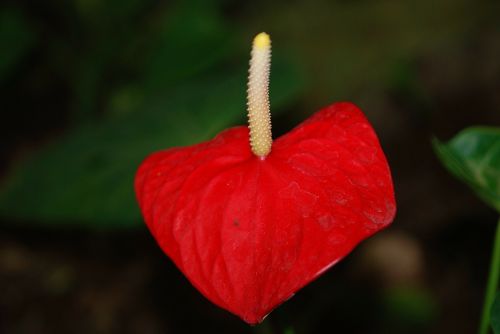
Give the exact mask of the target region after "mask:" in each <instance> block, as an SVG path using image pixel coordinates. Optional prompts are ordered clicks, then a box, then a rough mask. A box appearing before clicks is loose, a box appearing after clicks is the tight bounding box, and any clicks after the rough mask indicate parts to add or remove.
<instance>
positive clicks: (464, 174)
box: [433, 127, 500, 212]
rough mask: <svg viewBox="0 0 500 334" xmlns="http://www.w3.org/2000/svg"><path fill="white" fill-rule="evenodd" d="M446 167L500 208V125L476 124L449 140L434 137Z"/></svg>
mask: <svg viewBox="0 0 500 334" xmlns="http://www.w3.org/2000/svg"><path fill="white" fill-rule="evenodd" d="M433 146H434V150H435V152H436V154H437V155H438V157H439V159H440V160H441V162H442V163H443V164H444V165H445V167H446V168H447V169H448V170H449V171H450V172H451V173H452V174H453V175H455V176H456V177H457V178H458V179H460V180H461V181H463V182H465V183H466V184H468V185H469V186H470V187H471V188H472V189H473V190H474V191H475V192H476V194H477V195H478V196H479V197H480V198H482V199H483V200H484V201H485V202H486V203H487V204H489V205H491V206H492V207H493V208H495V209H496V210H497V211H498V212H500V128H493V127H473V128H468V129H465V130H463V131H462V132H460V133H459V134H458V135H456V136H455V137H454V138H453V139H451V140H450V141H449V142H448V143H446V144H445V143H442V142H440V141H439V140H437V139H434V140H433Z"/></svg>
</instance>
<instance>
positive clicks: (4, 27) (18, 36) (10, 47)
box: [0, 9, 35, 80]
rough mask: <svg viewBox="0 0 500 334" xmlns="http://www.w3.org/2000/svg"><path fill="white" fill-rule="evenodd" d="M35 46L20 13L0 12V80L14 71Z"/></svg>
mask: <svg viewBox="0 0 500 334" xmlns="http://www.w3.org/2000/svg"><path fill="white" fill-rule="evenodd" d="M34 44H35V34H34V33H33V31H32V30H31V28H30V27H29V25H28V23H27V22H26V20H25V18H24V17H23V15H22V13H20V12H18V11H16V10H5V9H3V10H2V11H0V48H1V50H2V52H0V80H2V79H3V78H4V77H5V76H7V75H9V73H10V72H11V71H12V70H13V69H14V67H15V66H16V63H17V62H19V61H21V60H22V59H23V57H24V56H25V54H26V53H27V52H28V51H29V50H30V49H31V48H32V47H33V45H34Z"/></svg>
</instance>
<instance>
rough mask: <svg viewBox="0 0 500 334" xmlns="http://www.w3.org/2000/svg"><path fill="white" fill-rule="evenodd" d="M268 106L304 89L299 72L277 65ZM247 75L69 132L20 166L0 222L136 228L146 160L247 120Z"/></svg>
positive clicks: (0, 208) (2, 196)
mask: <svg viewBox="0 0 500 334" xmlns="http://www.w3.org/2000/svg"><path fill="white" fill-rule="evenodd" d="M275 63H276V66H274V67H273V81H274V84H273V86H271V94H272V95H271V98H272V101H273V103H274V105H273V107H279V106H280V105H281V106H282V105H283V104H284V103H285V102H290V101H291V100H292V99H293V98H294V97H295V96H297V92H298V91H299V89H300V88H301V79H300V77H299V76H297V73H299V72H298V71H297V70H296V69H294V68H293V67H291V66H290V65H287V63H286V62H283V61H279V60H277V61H276V62H275ZM245 84H246V69H241V70H239V71H233V72H232V73H231V74H223V73H222V74H217V75H211V76H205V77H203V78H201V77H200V78H198V80H197V81H194V82H190V83H186V84H184V85H182V86H180V87H177V89H175V90H173V91H171V93H170V94H168V95H165V96H161V97H157V98H155V99H152V100H148V101H147V102H146V103H144V104H143V105H141V106H140V110H139V111H137V112H133V113H125V114H121V115H114V116H113V117H109V118H108V119H107V120H104V121H102V122H101V123H94V124H87V125H85V126H82V127H79V128H77V129H75V130H73V131H72V132H70V133H68V134H67V135H66V136H65V137H64V138H61V139H60V141H59V142H55V143H53V144H52V145H50V146H49V147H47V148H46V149H45V150H42V151H41V152H39V153H38V154H37V156H36V157H33V158H32V159H29V160H27V161H25V162H24V163H22V164H20V165H19V166H18V168H17V169H15V170H14V173H13V174H12V175H11V176H10V178H9V179H8V180H7V183H6V185H5V187H4V189H3V191H2V193H0V216H2V217H9V218H11V219H14V220H17V221H32V222H42V223H46V224H79V225H84V226H89V227H112V226H134V225H135V224H136V223H137V222H139V221H140V215H139V211H138V208H137V204H136V202H135V196H134V192H133V178H134V174H135V171H136V169H137V167H138V166H139V164H140V162H141V161H142V160H143V159H144V158H145V156H146V155H148V154H149V153H151V152H153V151H156V150H161V149H166V148H168V147H171V146H182V145H189V144H193V143H196V142H199V141H202V140H206V139H209V138H210V137H212V136H214V135H215V134H216V133H217V132H218V131H220V130H222V129H223V128H225V127H227V126H229V125H232V124H235V123H237V122H238V121H242V122H241V123H244V122H243V121H244V120H245V114H246V113H245Z"/></svg>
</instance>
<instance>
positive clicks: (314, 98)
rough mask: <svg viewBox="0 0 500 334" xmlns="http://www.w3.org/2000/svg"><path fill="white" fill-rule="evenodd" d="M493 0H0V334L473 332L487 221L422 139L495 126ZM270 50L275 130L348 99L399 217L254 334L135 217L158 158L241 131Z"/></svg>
mask: <svg viewBox="0 0 500 334" xmlns="http://www.w3.org/2000/svg"><path fill="white" fill-rule="evenodd" d="M499 12H500V3H499V2H498V1H493V0H490V1H486V0H482V1H472V0H434V1H430V0H425V1H410V0H408V1H372V0H356V1H347V0H342V1H326V0H325V1H320V0H317V1H274V2H270V1H255V2H246V3H243V2H241V3H240V2H231V1H215V0H212V1H184V2H180V1H178V2H172V1H169V2H164V1H154V0H122V1H119V0H108V1H99V0H73V1H62V0H47V1H28V0H19V1H13V0H11V1H9V0H7V1H3V2H2V4H1V5H0V46H1V52H0V84H1V103H0V106H1V121H0V133H1V138H2V140H1V144H0V286H1V293H0V333H211V332H213V333H250V332H252V331H254V332H260V333H269V334H270V333H285V332H286V333H291V331H290V329H291V328H293V330H294V332H295V333H353V334H354V333H389V334H390V333H455V334H457V333H458V334H459V333H472V332H474V331H475V330H476V327H477V324H478V321H479V315H480V312H481V306H482V300H483V294H484V289H485V284H486V277H487V272H488V265H489V259H490V248H491V242H492V238H493V231H494V225H495V221H496V216H495V213H494V212H493V210H491V209H488V208H487V207H486V205H484V204H483V203H482V202H480V201H479V200H478V199H476V198H475V196H474V195H473V194H472V192H471V191H470V190H469V189H468V188H467V187H466V186H464V185H462V184H461V183H460V182H459V181H457V180H455V179H454V178H453V177H452V176H450V175H449V174H448V173H447V172H446V171H445V169H444V168H443V167H442V166H441V165H440V163H439V161H438V160H437V158H436V157H435V155H434V153H433V150H432V146H431V144H430V140H431V138H432V137H433V136H436V137H438V138H440V139H442V140H448V139H449V138H451V137H452V136H453V135H454V134H456V133H457V132H458V131H460V130H461V129H463V128H465V127H468V126H471V125H494V126H498V125H499V124H500V20H499V18H498V13H499ZM261 31H266V32H268V33H270V34H271V38H272V40H273V64H272V68H273V70H272V74H271V80H272V84H271V102H272V109H273V129H274V135H275V136H279V135H281V134H283V133H285V132H287V131H288V130H289V129H291V128H292V127H293V126H295V125H296V124H298V123H300V122H301V121H302V120H303V119H305V118H307V117H308V116H309V115H311V114H312V113H313V112H314V111H316V110H318V109H319V108H321V107H323V106H325V105H328V104H330V103H332V102H334V101H339V100H350V101H353V102H355V103H356V104H357V105H359V106H360V107H361V108H362V109H363V110H364V112H365V113H366V115H367V117H368V118H369V119H370V121H371V122H372V124H373V126H374V128H375V129H376V131H377V133H378V135H379V138H380V141H381V144H382V146H383V148H384V150H385V152H386V155H387V158H388V160H389V163H390V166H391V169H392V173H393V178H394V183H395V190H396V198H397V202H398V213H397V217H396V219H395V221H394V223H393V225H392V226H391V227H390V228H389V229H387V230H385V231H384V232H382V233H379V234H378V235H377V236H375V237H373V238H371V239H370V240H367V241H365V242H363V243H362V244H361V245H360V246H359V247H358V248H357V249H356V250H355V251H354V252H353V253H352V254H351V255H349V256H348V257H347V258H346V259H345V260H344V261H342V262H341V263H340V264H338V265H337V266H335V267H333V268H332V269H331V270H330V271H328V272H327V273H326V274H325V275H323V276H322V277H321V278H319V279H318V280H317V281H315V282H313V283H312V284H310V285H309V286H307V287H306V288H304V289H303V290H301V291H300V292H299V293H297V295H296V296H295V297H294V298H292V299H291V300H290V301H288V302H286V303H285V304H284V305H282V306H280V307H279V308H278V309H277V310H275V311H274V312H273V313H272V314H271V315H270V316H269V317H268V318H267V319H266V321H265V322H264V324H263V325H261V326H258V327H256V328H252V327H250V326H248V325H246V324H245V323H243V322H242V321H240V320H239V319H238V318H236V317H234V316H233V315H231V314H229V313H227V312H225V311H223V310H220V309H218V308H217V307H215V306H214V305H212V304H211V303H210V302H208V301H207V300H205V299H204V298H203V297H202V296H201V295H200V294H199V293H198V292H197V291H196V290H195V289H194V288H193V287H191V285H190V284H189V283H188V282H187V280H186V279H185V278H184V277H183V276H182V275H181V274H180V273H179V272H178V271H177V269H176V268H175V267H174V265H173V264H172V263H171V262H170V261H169V260H168V259H167V257H166V256H165V255H164V254H163V253H162V252H161V251H160V249H159V248H158V247H157V246H156V243H155V241H154V240H153V238H152V237H151V236H150V234H149V232H148V231H147V229H146V227H145V225H144V224H143V223H142V220H141V218H140V215H139V212H138V208H137V205H136V203H135V199H134V194H133V190H132V180H133V175H134V172H135V170H136V168H137V166H138V165H139V163H140V161H141V160H142V159H143V158H144V157H145V156H146V155H147V154H148V153H150V152H152V151H154V150H158V149H162V148H166V147H170V146H182V145H187V144H192V143H195V142H199V141H201V140H206V139H208V138H211V137H212V136H213V135H215V134H216V133H217V132H218V131H220V130H222V129H224V128H226V127H229V126H232V125H236V124H244V122H245V89H246V87H245V84H246V77H245V76H246V70H247V69H246V66H247V64H248V59H249V48H250V43H251V40H252V38H253V36H254V35H255V34H257V33H258V32H261Z"/></svg>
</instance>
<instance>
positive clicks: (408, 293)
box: [384, 287, 438, 333]
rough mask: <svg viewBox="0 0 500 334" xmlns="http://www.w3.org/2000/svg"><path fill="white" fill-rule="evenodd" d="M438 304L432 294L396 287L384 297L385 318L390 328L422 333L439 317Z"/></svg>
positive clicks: (417, 289) (420, 290)
mask: <svg viewBox="0 0 500 334" xmlns="http://www.w3.org/2000/svg"><path fill="white" fill-rule="evenodd" d="M437 311H438V307H437V302H436V300H435V298H434V296H432V295H431V294H430V293H428V292H427V291H425V290H423V289H421V288H416V287H394V288H391V289H390V290H388V291H387V292H386V294H385V295H384V317H386V321H387V323H388V324H390V326H394V327H398V326H399V327H400V328H401V329H405V332H406V331H408V330H409V328H411V332H412V333H413V332H415V333H421V332H422V331H423V329H425V328H427V327H428V326H429V325H430V324H432V323H433V321H434V320H435V319H436V317H437Z"/></svg>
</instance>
